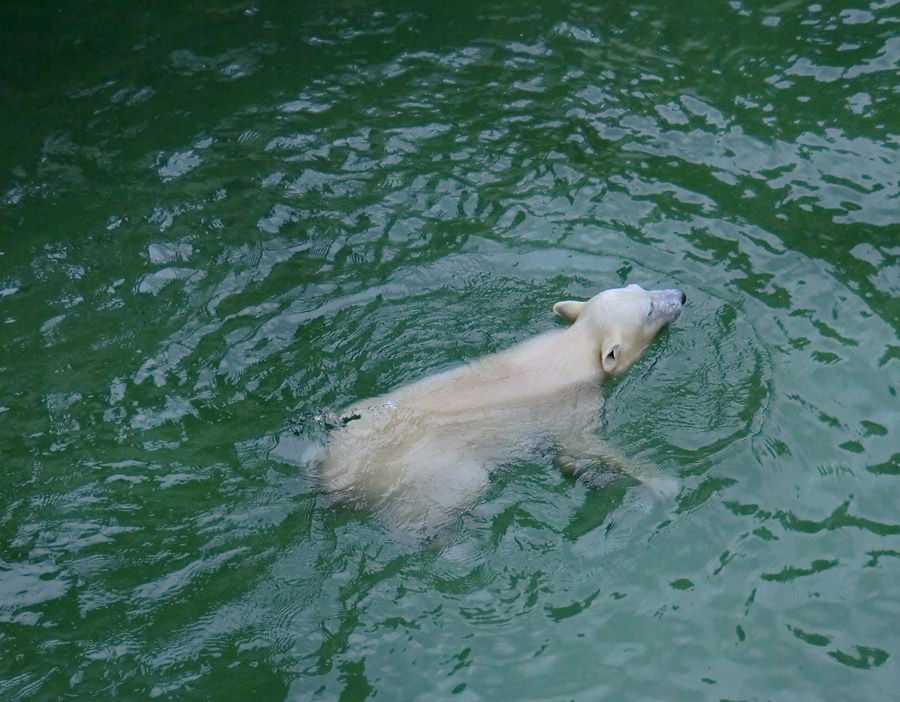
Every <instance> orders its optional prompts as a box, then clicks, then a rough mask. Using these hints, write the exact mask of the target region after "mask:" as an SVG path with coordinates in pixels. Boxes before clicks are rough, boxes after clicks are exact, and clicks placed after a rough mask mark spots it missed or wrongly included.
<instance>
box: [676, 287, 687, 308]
mask: <svg viewBox="0 0 900 702" xmlns="http://www.w3.org/2000/svg"><path fill="white" fill-rule="evenodd" d="M678 292H680V293H681V304H682V305H683V304H684V303H685V302H687V295H685V294H684V291H683V290H679V291H678Z"/></svg>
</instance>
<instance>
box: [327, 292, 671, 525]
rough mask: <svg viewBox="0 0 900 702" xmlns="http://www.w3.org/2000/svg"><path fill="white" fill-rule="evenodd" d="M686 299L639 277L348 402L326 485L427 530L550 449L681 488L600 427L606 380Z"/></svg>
mask: <svg viewBox="0 0 900 702" xmlns="http://www.w3.org/2000/svg"><path fill="white" fill-rule="evenodd" d="M685 300H686V297H685V294H684V293H683V292H681V291H680V290H644V289H643V288H642V287H640V286H639V285H635V284H632V285H629V286H627V287H624V288H615V289H612V290H606V291H604V292H601V293H599V294H598V295H596V296H594V297H592V298H591V299H590V300H588V301H587V302H577V301H573V300H567V301H564V302H558V303H556V304H555V305H554V306H553V311H554V312H555V313H556V314H557V315H559V316H560V317H562V318H564V319H566V320H568V321H569V322H572V324H571V326H569V327H567V328H565V329H557V330H553V331H549V332H546V333H544V334H541V335H539V336H536V337H534V338H532V339H530V340H527V341H524V342H522V343H519V344H517V345H515V346H512V347H511V348H509V349H507V350H505V351H501V352H499V353H496V354H493V355H489V356H486V357H484V358H482V359H481V360H479V361H476V362H474V363H472V364H470V365H464V366H461V367H458V368H455V369H452V370H448V371H445V372H442V373H438V374H436V375H432V376H429V377H426V378H424V379H422V380H419V381H417V382H414V383H411V384H409V385H404V386H401V387H399V388H397V389H396V390H394V391H392V392H390V393H388V394H386V395H382V396H380V397H376V398H372V399H368V400H362V401H360V402H358V403H356V404H354V405H352V406H350V407H348V408H347V409H346V410H344V412H343V413H342V417H343V418H344V421H345V424H344V425H343V426H342V427H340V428H337V429H335V430H334V431H333V432H332V435H331V437H330V441H329V444H328V447H327V456H326V457H325V459H324V460H323V461H322V462H321V463H320V465H319V479H320V484H321V487H322V488H323V490H324V491H325V492H326V493H328V494H330V495H331V496H333V498H334V499H335V501H336V502H338V503H341V504H345V505H350V506H354V507H364V508H371V509H374V510H375V511H376V512H377V513H378V514H380V515H381V516H382V517H383V518H384V519H385V521H387V522H388V523H389V524H391V525H392V526H393V527H395V528H398V529H400V530H403V531H409V532H415V533H419V534H423V535H427V534H433V533H435V531H436V530H437V529H439V528H440V527H441V526H442V525H444V524H446V523H447V521H448V520H449V519H451V518H452V517H453V516H454V515H456V514H458V513H460V512H461V511H463V510H465V509H466V508H468V507H470V506H471V505H472V504H473V503H474V502H475V501H476V499H477V497H478V495H479V494H480V493H481V492H482V490H483V489H484V488H485V487H486V485H487V483H488V478H489V475H490V474H491V472H492V471H494V470H495V469H497V468H498V467H501V466H504V465H508V464H511V463H514V462H516V461H521V460H525V459H527V458H528V457H529V456H534V455H535V453H536V452H537V451H538V450H540V449H541V448H542V447H543V448H546V447H548V446H549V447H551V448H553V449H555V450H556V451H557V460H556V465H557V467H558V468H559V469H560V470H562V471H563V472H565V473H568V474H571V475H578V474H580V473H582V472H583V471H584V470H585V469H586V468H589V467H592V466H593V467H596V466H597V465H598V464H604V465H607V466H611V467H613V468H616V469H618V470H620V471H624V472H626V473H629V474H631V475H633V476H634V477H635V478H637V479H639V480H641V481H642V482H644V483H645V484H647V485H648V486H649V487H650V488H651V490H652V491H653V492H655V493H662V494H671V493H672V492H673V491H675V492H677V489H678V488H677V484H675V485H673V484H672V479H669V480H668V481H667V480H666V479H664V478H662V477H661V476H659V475H657V474H655V472H654V471H652V470H647V469H639V468H637V467H636V466H635V465H634V464H633V463H631V462H629V461H628V460H627V459H624V458H623V457H622V456H619V455H618V454H616V453H615V452H614V451H612V450H611V449H610V448H609V447H607V446H606V445H605V444H604V443H603V442H602V441H600V439H599V437H598V429H599V427H598V425H599V415H600V408H601V405H602V395H601V392H600V388H601V385H602V383H603V381H604V380H605V379H606V378H608V377H611V376H617V375H619V374H621V373H623V372H624V371H625V370H627V369H628V368H629V366H631V365H632V364H633V363H634V362H635V361H636V360H637V359H638V357H639V356H640V355H641V353H642V352H643V350H644V349H645V348H646V347H647V345H648V344H649V343H650V342H651V341H652V340H653V338H654V337H655V336H656V335H657V333H658V332H659V331H660V330H661V329H662V328H663V327H665V326H666V325H668V324H670V323H672V322H674V321H675V320H676V319H677V318H678V316H679V315H680V314H681V311H682V309H683V307H684V304H685Z"/></svg>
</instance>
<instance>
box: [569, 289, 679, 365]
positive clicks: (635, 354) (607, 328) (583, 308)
mask: <svg viewBox="0 0 900 702" xmlns="http://www.w3.org/2000/svg"><path fill="white" fill-rule="evenodd" d="M686 300H687V296H686V295H685V294H684V293H683V292H681V290H675V289H673V290H644V289H643V288H642V287H641V286H640V285H636V284H632V285H629V286H627V287H624V288H613V289H612V290H604V291H603V292H602V293H600V294H599V295H595V296H594V297H592V298H591V299H590V300H588V301H587V302H576V301H575V300H565V301H563V302H557V303H556V304H555V305H553V311H554V312H555V313H556V314H558V315H559V316H560V317H562V318H563V319H567V320H568V321H570V322H572V323H573V325H572V330H573V331H575V330H577V331H578V332H580V333H582V334H586V335H587V337H588V338H589V339H590V340H591V341H592V346H596V348H597V349H598V353H599V356H600V365H601V366H602V368H603V371H604V373H607V374H609V375H618V374H620V373H623V372H624V371H626V370H627V369H628V368H629V366H631V364H632V363H634V362H635V361H636V360H637V359H638V358H639V357H640V355H641V353H642V352H643V351H644V349H645V348H647V346H648V345H649V344H650V342H651V341H653V339H654V337H655V336H656V335H657V334H658V333H659V330H660V329H662V328H663V327H664V326H666V325H667V324H670V323H672V322H674V321H675V320H676V319H678V316H679V315H680V314H681V310H682V309H683V308H684V303H685V301H686Z"/></svg>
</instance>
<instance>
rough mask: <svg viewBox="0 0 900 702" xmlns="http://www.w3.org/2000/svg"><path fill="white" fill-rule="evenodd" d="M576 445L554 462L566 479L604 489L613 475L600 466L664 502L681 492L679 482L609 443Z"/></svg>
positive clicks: (595, 441)
mask: <svg viewBox="0 0 900 702" xmlns="http://www.w3.org/2000/svg"><path fill="white" fill-rule="evenodd" d="M576 444H577V446H573V445H571V444H570V445H569V446H567V447H565V448H564V449H563V450H562V451H560V453H559V454H557V456H556V458H555V459H554V461H553V462H554V464H555V465H556V467H557V469H558V470H559V471H560V472H561V473H562V474H563V475H568V476H571V477H573V478H575V479H577V480H579V481H580V482H583V483H584V484H585V485H587V486H588V487H590V488H600V487H603V486H605V485H606V484H607V483H609V482H610V480H612V478H613V477H614V476H613V475H612V473H610V472H601V471H598V470H597V466H598V465H602V466H604V467H606V468H609V469H611V470H612V471H615V472H617V473H622V474H624V475H627V476H629V477H632V478H634V479H635V480H637V481H639V482H640V483H642V484H643V485H645V486H646V487H647V489H648V490H649V491H650V493H651V494H652V495H653V497H654V498H656V499H657V500H660V501H668V500H672V499H674V498H675V497H677V496H678V493H679V492H680V491H681V482H680V481H679V480H678V479H677V478H675V477H673V476H669V475H663V474H661V473H660V471H659V469H658V468H656V466H653V465H650V464H648V463H644V462H641V461H636V460H634V459H632V458H628V457H627V456H625V455H624V454H623V453H622V452H621V451H619V450H617V449H615V448H613V447H612V446H610V445H609V444H607V443H606V442H603V441H600V440H599V439H597V440H594V441H592V442H591V443H590V444H587V443H586V442H583V441H578V442H576Z"/></svg>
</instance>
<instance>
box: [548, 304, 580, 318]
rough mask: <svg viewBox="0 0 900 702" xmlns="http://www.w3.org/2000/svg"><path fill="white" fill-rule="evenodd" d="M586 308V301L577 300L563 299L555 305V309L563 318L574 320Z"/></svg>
mask: <svg viewBox="0 0 900 702" xmlns="http://www.w3.org/2000/svg"><path fill="white" fill-rule="evenodd" d="M583 309H584V303H583V302H578V301H577V300H563V301H562V302H557V303H556V304H555V305H553V311H554V312H555V313H556V314H558V315H559V316H560V317H562V318H563V319H567V320H569V321H570V322H574V321H575V320H576V319H578V315H580V314H581V310H583Z"/></svg>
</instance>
